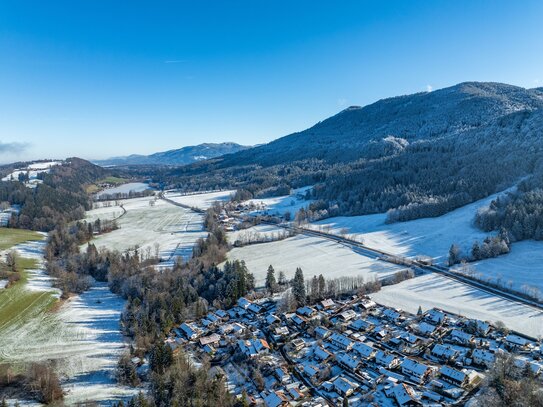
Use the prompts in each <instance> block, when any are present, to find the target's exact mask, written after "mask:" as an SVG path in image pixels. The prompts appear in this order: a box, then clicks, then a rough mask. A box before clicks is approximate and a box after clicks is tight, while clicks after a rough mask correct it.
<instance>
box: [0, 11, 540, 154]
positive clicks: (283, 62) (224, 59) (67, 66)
mask: <svg viewBox="0 0 543 407" xmlns="http://www.w3.org/2000/svg"><path fill="white" fill-rule="evenodd" d="M542 21H543V2H542V1H541V0H534V1H529V0H528V1H522V2H517V1H509V0H508V1H478V0H466V1H461V0H454V1H439V0H432V1H388V2H387V1H384V0H380V1H363V0H357V1H347V0H340V1H337V0H335V1H326V2H325V1H316V0H311V1H293V0H290V1H278V0H274V1H263V0H250V1H220V2H219V1H216V2H212V1H190V2H188V1H187V2H185V1H175V2H174V1H172V2H166V1H161V2H157V1H154V2H150V1H149V2H141V1H114V0H107V1H106V0H92V1H91V0H88V1H83V0H81V1H73V0H70V1H54V0H50V1H43V0H40V1H24V0H13V1H9V0H2V1H0V142H1V144H0V161H1V162H7V161H15V160H19V159H34V158H43V157H58V158H63V157H66V156H72V155H75V156H81V157H85V158H105V157H109V156H114V155H125V154H129V153H151V152H155V151H161V150H166V149H170V148H179V147H182V146H185V145H193V144H198V143H202V142H220V141H236V142H239V143H242V144H256V143H263V142H267V141H270V140H272V139H275V138H278V137H281V136H283V135H286V134H289V133H291V132H294V131H298V130H303V129H305V128H307V127H309V126H311V125H312V124H314V123H315V122H317V121H319V120H322V119H324V118H326V117H328V116H330V115H332V114H335V113H337V112H338V111H339V110H341V109H343V108H344V107H346V106H348V105H352V104H356V105H365V104H368V103H371V102H374V101H376V100H378V99H380V98H383V97H389V96H395V95H399V94H406V93H414V92H418V91H424V90H426V89H427V87H432V88H433V89H436V88H440V87H445V86H450V85H453V84H455V83H458V82H463V81H467V80H479V81H499V82H506V83H511V84H514V85H519V86H524V87H535V86H543V24H542Z"/></svg>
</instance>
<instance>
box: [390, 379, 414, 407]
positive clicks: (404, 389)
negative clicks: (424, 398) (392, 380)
mask: <svg viewBox="0 0 543 407" xmlns="http://www.w3.org/2000/svg"><path fill="white" fill-rule="evenodd" d="M392 394H394V398H395V399H396V402H397V403H398V404H399V405H400V406H403V405H405V404H407V403H410V402H412V401H415V392H414V391H413V389H412V388H411V387H410V386H408V385H406V384H404V383H401V384H397V385H396V386H394V387H393V388H392Z"/></svg>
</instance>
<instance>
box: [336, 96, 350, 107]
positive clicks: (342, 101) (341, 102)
mask: <svg viewBox="0 0 543 407" xmlns="http://www.w3.org/2000/svg"><path fill="white" fill-rule="evenodd" d="M347 103H349V101H348V100H347V99H345V98H339V99H338V100H337V104H338V106H340V107H343V106H347Z"/></svg>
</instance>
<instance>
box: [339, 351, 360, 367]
mask: <svg viewBox="0 0 543 407" xmlns="http://www.w3.org/2000/svg"><path fill="white" fill-rule="evenodd" d="M337 361H338V362H339V363H343V364H344V365H345V366H347V367H350V368H351V369H356V368H357V367H358V365H359V364H360V360H357V359H355V358H353V357H351V356H349V355H347V354H346V353H342V354H341V355H339V356H338V357H337Z"/></svg>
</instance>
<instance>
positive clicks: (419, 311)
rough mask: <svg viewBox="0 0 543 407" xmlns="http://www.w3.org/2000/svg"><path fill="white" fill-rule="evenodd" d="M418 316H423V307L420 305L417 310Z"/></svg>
mask: <svg viewBox="0 0 543 407" xmlns="http://www.w3.org/2000/svg"><path fill="white" fill-rule="evenodd" d="M417 315H419V316H420V315H422V307H421V306H420V305H419V309H418V310H417Z"/></svg>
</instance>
